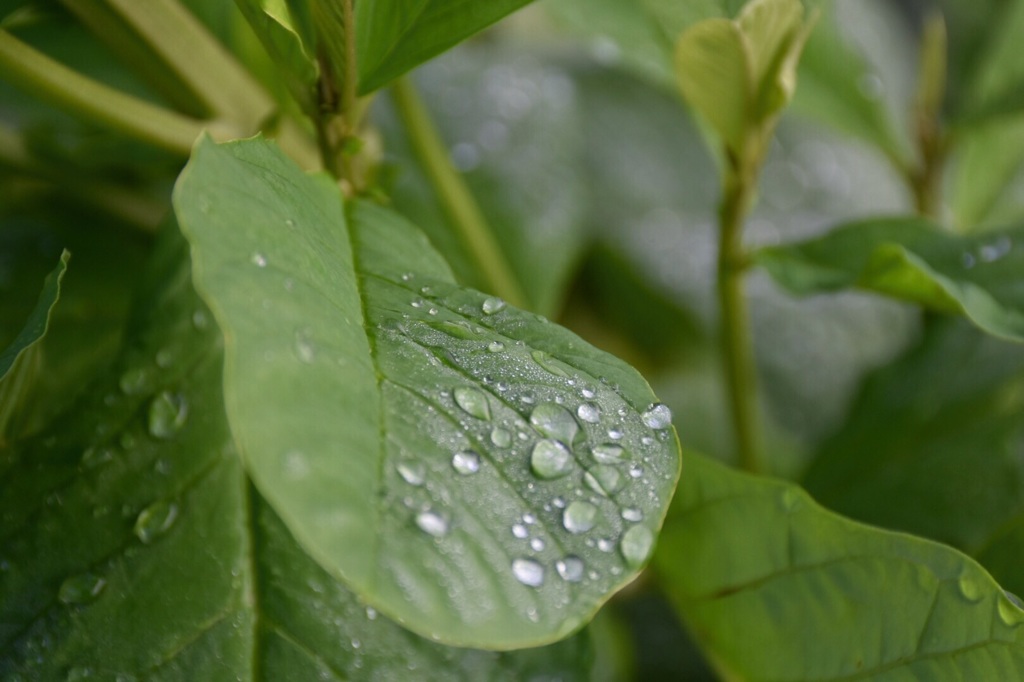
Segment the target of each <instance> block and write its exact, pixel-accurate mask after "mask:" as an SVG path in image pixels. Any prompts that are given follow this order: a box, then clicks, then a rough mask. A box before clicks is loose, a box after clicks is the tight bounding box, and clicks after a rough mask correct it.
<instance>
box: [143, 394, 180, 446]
mask: <svg viewBox="0 0 1024 682" xmlns="http://www.w3.org/2000/svg"><path fill="white" fill-rule="evenodd" d="M187 419H188V402H187V401H186V400H185V397H184V396H183V395H181V394H180V393H171V392H170V391H162V392H161V393H160V394H158V395H157V396H156V397H155V398H153V402H151V403H150V404H149V433H150V435H152V436H153V437H154V438H170V437H172V436H173V435H174V434H176V433H177V432H178V431H180V430H181V428H182V427H183V426H185V421H186V420H187Z"/></svg>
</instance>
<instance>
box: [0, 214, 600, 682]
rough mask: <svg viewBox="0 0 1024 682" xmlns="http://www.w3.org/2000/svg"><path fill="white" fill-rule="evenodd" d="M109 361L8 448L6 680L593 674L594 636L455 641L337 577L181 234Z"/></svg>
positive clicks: (1, 585)
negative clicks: (249, 473) (253, 452)
mask: <svg viewBox="0 0 1024 682" xmlns="http://www.w3.org/2000/svg"><path fill="white" fill-rule="evenodd" d="M167 237H168V239H167V240H166V241H165V243H164V244H163V248H162V249H161V251H160V253H159V254H158V257H157V260H156V261H155V262H154V264H153V268H152V269H151V270H150V271H149V280H148V282H147V283H146V286H145V287H144V292H143V296H142V297H141V298H140V299H139V300H138V302H137V303H138V305H137V307H136V315H135V317H134V324H133V326H132V328H131V331H130V333H129V335H128V342H127V344H126V345H125V348H124V351H123V352H122V353H121V355H120V357H119V358H118V360H117V362H116V364H115V366H114V367H113V368H112V370H111V371H110V372H109V373H107V374H106V375H105V376H103V377H102V378H101V379H100V380H99V381H98V382H97V383H96V384H94V385H93V386H92V387H91V389H90V390H89V391H88V393H87V394H85V395H83V396H82V399H81V400H80V401H79V402H78V403H77V404H76V406H75V408H74V409H72V410H70V411H68V412H67V413H66V414H65V415H64V416H63V417H62V418H60V419H59V420H58V421H57V422H55V423H53V424H52V425H51V426H52V428H51V430H50V431H49V432H48V433H46V434H42V435H40V437H38V438H35V439H33V440H31V441H28V442H24V443H21V444H20V445H19V446H18V447H17V448H16V449H15V450H14V451H13V452H12V451H10V450H8V451H5V452H3V454H2V455H0V472H2V473H0V678H2V679H5V680H7V679H38V680H53V679H61V680H63V679H69V678H70V679H87V678H98V679H160V680H182V681H185V680H189V681H192V680H195V681H200V680H224V679H232V680H235V679H237V680H267V681H268V682H269V681H272V680H284V679H297V680H307V679H327V680H341V679H405V678H407V677H408V676H410V675H413V676H415V677H422V678H424V679H452V680H465V681H466V682H469V681H475V680H507V681H509V682H512V681H514V680H519V679H527V678H531V677H532V676H534V675H537V674H551V675H556V676H560V677H562V678H563V679H568V680H584V679H587V668H588V662H589V660H590V654H589V650H588V641H587V637H586V635H585V634H584V635H580V636H577V637H574V638H572V639H570V640H567V641H565V642H562V643H559V644H557V645H555V646H552V647H548V648H544V649H537V650H532V651H522V652H514V653H509V654H495V653H491V652H484V651H472V650H464V649H450V648H447V647H444V646H441V645H439V644H436V643H434V642H430V641H427V640H424V639H421V638H419V637H416V636H415V635H413V634H412V633H410V632H408V631H406V630H404V629H402V628H401V627H399V626H398V625H396V624H395V623H393V622H391V621H389V620H388V619H386V618H385V617H384V616H381V615H378V614H377V613H376V612H375V611H374V610H373V609H372V608H369V607H367V606H366V605H365V604H364V603H361V602H360V601H359V600H358V599H357V598H356V597H355V595H353V594H352V593H351V592H350V591H348V590H347V589H346V588H345V587H344V586H342V585H341V584H340V583H338V582H336V581H335V580H334V579H332V578H331V577H330V576H328V575H327V574H326V573H325V572H324V571H323V569H321V568H320V567H319V566H318V565H317V564H316V563H315V562H314V561H313V560H312V559H310V558H309V557H308V556H307V555H306V554H305V553H304V552H303V551H302V550H301V549H300V548H299V546H298V545H297V544H296V542H295V540H294V539H293V538H292V537H291V535H290V534H289V533H288V531H287V530H286V529H285V528H284V526H283V524H282V523H281V522H280V520H279V519H278V518H277V516H276V515H275V514H274V513H273V512H272V511H271V509H270V507H269V506H268V505H267V504H266V503H265V502H264V501H263V498H262V497H260V495H259V494H258V493H257V492H256V491H255V490H254V489H253V487H252V486H251V484H250V483H249V481H248V479H247V477H246V476H245V473H244V472H243V470H242V466H241V462H240V460H239V458H238V455H237V452H236V450H235V447H234V444H233V441H232V439H231V437H230V434H229V429H228V424H227V418H226V415H225V412H224V405H223V397H222V388H221V387H222V376H223V375H222V358H223V353H222V350H221V348H222V342H221V338H220V334H219V332H218V330H217V328H216V326H215V325H214V323H213V320H212V316H211V314H210V313H209V311H208V310H207V309H206V308H205V307H204V306H203V304H202V303H201V302H200V301H199V299H198V297H197V296H196V295H195V293H194V292H193V290H192V286H191V278H190V276H189V269H188V257H187V252H186V247H185V244H184V242H183V240H181V238H180V236H179V235H177V233H176V230H173V231H172V232H171V233H169V234H168V235H167Z"/></svg>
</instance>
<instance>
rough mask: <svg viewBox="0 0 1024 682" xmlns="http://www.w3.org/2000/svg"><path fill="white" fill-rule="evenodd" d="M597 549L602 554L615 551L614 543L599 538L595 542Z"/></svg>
mask: <svg viewBox="0 0 1024 682" xmlns="http://www.w3.org/2000/svg"><path fill="white" fill-rule="evenodd" d="M597 548H598V549H599V550H601V551H602V552H610V551H612V550H613V549H615V543H614V542H612V541H611V540H609V539H608V538H601V539H600V540H598V541H597Z"/></svg>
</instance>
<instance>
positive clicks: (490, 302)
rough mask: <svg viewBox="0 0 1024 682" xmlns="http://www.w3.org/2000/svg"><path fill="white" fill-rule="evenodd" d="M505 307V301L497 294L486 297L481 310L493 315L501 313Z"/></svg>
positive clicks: (485, 313)
mask: <svg viewBox="0 0 1024 682" xmlns="http://www.w3.org/2000/svg"><path fill="white" fill-rule="evenodd" d="M504 309H505V301H503V300H501V299H500V298H498V297H496V296H491V297H489V298H486V299H484V302H483V303H482V304H481V305H480V310H482V311H483V313H484V315H493V314H494V313H500V312H501V311H502V310H504Z"/></svg>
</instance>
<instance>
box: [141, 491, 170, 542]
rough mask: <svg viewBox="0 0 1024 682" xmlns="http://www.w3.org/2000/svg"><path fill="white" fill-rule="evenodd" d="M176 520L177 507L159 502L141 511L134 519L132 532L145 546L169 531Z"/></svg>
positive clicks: (166, 502) (164, 501)
mask: <svg viewBox="0 0 1024 682" xmlns="http://www.w3.org/2000/svg"><path fill="white" fill-rule="evenodd" d="M177 518H178V505H176V504H174V503H173V502H168V501H166V500H159V501H157V502H154V503H153V504H151V505H149V506H148V507H146V508H145V509H143V510H142V511H141V512H140V513H139V516H138V518H136V519H135V527H134V528H133V529H132V531H133V532H134V533H135V536H136V537H137V538H139V540H142V542H144V543H145V544H147V545H148V544H149V543H151V542H153V540H155V539H156V538H158V537H159V536H161V535H163V534H164V533H166V532H167V531H168V530H170V528H171V526H173V525H174V522H175V520H176V519H177Z"/></svg>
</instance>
